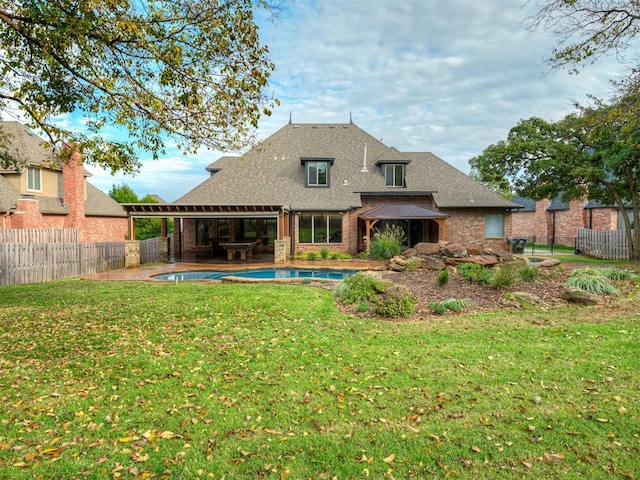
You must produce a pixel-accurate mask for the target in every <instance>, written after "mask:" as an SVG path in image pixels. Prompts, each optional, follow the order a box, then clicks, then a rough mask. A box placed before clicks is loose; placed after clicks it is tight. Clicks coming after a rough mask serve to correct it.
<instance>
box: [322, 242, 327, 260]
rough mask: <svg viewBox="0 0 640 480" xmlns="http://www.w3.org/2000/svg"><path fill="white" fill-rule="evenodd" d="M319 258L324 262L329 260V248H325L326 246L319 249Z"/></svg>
mask: <svg viewBox="0 0 640 480" xmlns="http://www.w3.org/2000/svg"><path fill="white" fill-rule="evenodd" d="M320 256H321V257H322V259H323V260H326V259H328V258H329V247H327V246H326V245H324V246H323V247H322V248H321V249H320Z"/></svg>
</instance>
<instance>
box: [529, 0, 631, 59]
mask: <svg viewBox="0 0 640 480" xmlns="http://www.w3.org/2000/svg"><path fill="white" fill-rule="evenodd" d="M536 5H538V6H539V9H538V11H537V13H536V14H535V15H534V16H532V17H531V18H529V19H528V21H527V22H526V25H527V27H528V28H529V29H532V30H534V29H543V30H547V31H550V32H551V33H552V34H553V35H554V36H555V38H556V39H557V44H556V47H555V48H554V49H553V54H552V57H551V58H550V59H549V63H550V64H551V65H552V66H554V67H565V66H571V67H572V68H573V69H574V70H577V65H579V64H581V63H583V62H585V61H595V60H596V59H598V58H599V57H600V56H601V55H603V54H604V53H606V52H608V51H610V50H614V51H615V52H616V54H617V55H619V56H623V55H624V54H625V53H626V51H627V49H628V48H629V46H630V45H631V43H632V41H633V39H634V38H635V36H636V35H638V33H639V32H640V2H638V0H537V1H536ZM636 60H637V59H636Z"/></svg>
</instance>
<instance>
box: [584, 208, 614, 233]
mask: <svg viewBox="0 0 640 480" xmlns="http://www.w3.org/2000/svg"><path fill="white" fill-rule="evenodd" d="M586 225H587V228H592V229H594V230H618V210H617V209H615V208H591V209H589V210H587V211H586Z"/></svg>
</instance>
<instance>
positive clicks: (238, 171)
mask: <svg viewBox="0 0 640 480" xmlns="http://www.w3.org/2000/svg"><path fill="white" fill-rule="evenodd" d="M207 170H208V171H209V172H210V173H211V176H210V177H209V178H208V179H207V180H205V181H204V182H202V183H201V184H200V185H198V186H196V187H195V188H194V189H193V190H191V191H190V192H188V193H187V194H185V195H184V196H183V197H181V198H179V199H178V200H176V201H175V202H173V203H170V204H167V205H127V206H126V208H127V210H128V211H129V213H130V215H131V216H132V217H140V216H173V217H175V218H176V219H177V220H178V221H176V222H175V231H174V247H175V251H174V253H176V254H177V255H180V254H181V253H196V254H197V253H201V254H206V253H207V252H210V251H211V250H212V249H213V250H215V249H216V248H217V247H218V246H219V245H220V243H222V244H225V243H227V242H229V243H234V242H237V243H241V242H243V241H244V242H254V243H256V244H258V245H259V246H258V249H259V250H262V251H267V252H268V251H273V250H274V247H275V251H276V261H281V260H279V259H282V258H286V257H289V256H291V255H295V254H298V253H303V252H308V251H311V250H314V251H319V250H320V249H321V248H322V247H327V248H329V249H330V251H334V252H346V253H350V254H352V255H356V254H358V252H362V251H366V250H367V248H368V247H369V246H370V241H371V238H372V236H373V233H374V232H375V230H376V229H381V228H383V226H384V225H385V224H393V225H400V226H401V227H402V228H403V229H404V231H405V232H406V245H407V246H413V245H415V244H416V243H419V242H438V241H441V240H447V241H456V242H470V243H478V244H482V245H484V246H487V247H493V248H496V249H499V250H502V251H504V250H507V248H508V245H507V243H506V236H505V232H510V231H511V210H512V209H514V208H516V207H517V205H516V204H515V203H513V202H511V201H508V200H505V199H503V198H502V197H500V196H499V195H497V194H495V193H493V192H492V191H490V190H489V189H487V188H485V187H484V186H482V185H480V184H479V183H477V182H476V181H474V180H472V179H471V178H470V177H468V176H467V175H465V174H463V173H462V172H460V171H459V170H457V169H455V168H454V167H452V166H451V165H449V164H447V163H446V162H444V161H443V160H441V159H440V158H438V157H437V156H435V155H434V154H432V153H428V152H410V153H407V152H400V151H398V150H397V149H395V148H393V147H388V146H386V145H385V144H383V143H382V142H381V141H380V140H378V139H376V138H375V137H373V136H371V135H370V134H368V133H367V132H365V131H364V130H362V129H361V128H359V127H358V126H356V125H354V124H353V123H348V124H295V123H291V122H289V124H287V125H285V126H284V127H283V128H281V129H280V130H278V131H277V132H276V133H274V134H273V135H271V136H270V137H269V138H267V139H266V140H264V141H262V142H261V143H259V144H258V145H256V146H255V147H253V148H252V149H251V150H249V151H248V152H247V153H246V154H244V155H243V156H242V157H232V156H223V157H222V158H220V159H218V160H216V161H215V162H214V163H212V164H211V165H209V166H208V167H207ZM150 209H153V211H150ZM279 250H281V251H279Z"/></svg>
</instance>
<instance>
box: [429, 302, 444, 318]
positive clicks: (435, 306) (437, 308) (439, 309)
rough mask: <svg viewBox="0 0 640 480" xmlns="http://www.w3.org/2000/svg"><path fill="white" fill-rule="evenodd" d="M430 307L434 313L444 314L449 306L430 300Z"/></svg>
mask: <svg viewBox="0 0 640 480" xmlns="http://www.w3.org/2000/svg"><path fill="white" fill-rule="evenodd" d="M429 307H430V308H431V311H433V313H437V314H438V315H444V314H445V313H447V307H445V306H444V305H442V304H441V303H438V302H429Z"/></svg>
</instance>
